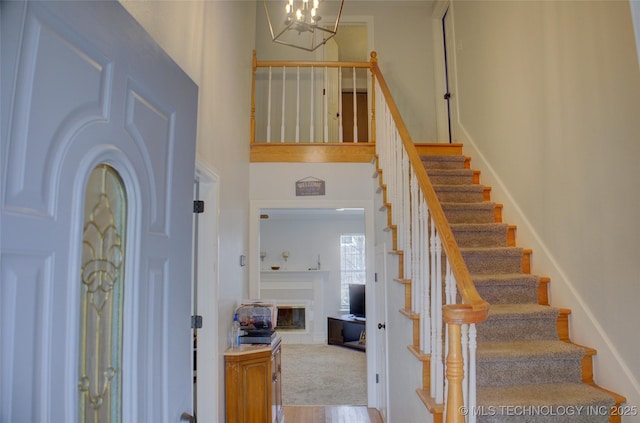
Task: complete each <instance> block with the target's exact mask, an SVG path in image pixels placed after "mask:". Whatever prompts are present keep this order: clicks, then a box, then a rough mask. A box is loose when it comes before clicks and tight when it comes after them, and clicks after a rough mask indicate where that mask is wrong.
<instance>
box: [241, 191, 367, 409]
mask: <svg viewBox="0 0 640 423" xmlns="http://www.w3.org/2000/svg"><path fill="white" fill-rule="evenodd" d="M307 200H308V201H304V202H300V201H299V200H252V201H251V203H250V205H249V251H250V253H249V254H248V262H249V295H250V297H251V298H259V297H260V209H305V208H308V209H331V208H341V207H345V208H347V207H354V208H362V209H364V223H365V249H366V256H367V257H366V263H367V292H375V285H374V284H375V282H374V274H375V242H374V241H375V210H374V204H373V201H370V200H322V199H317V200H316V199H311V198H308V199H307ZM366 301H367V304H366V308H367V310H375V309H376V307H375V304H376V303H375V301H376V297H375V295H367V297H366ZM376 319H377V317H376V315H375V312H374V313H371V314H369V313H367V323H366V331H367V403H368V406H369V407H377V405H378V404H377V395H376V363H377V361H376V360H377V357H376V348H377V342H378V338H377V336H376V333H377V331H378V327H377V320H376Z"/></svg>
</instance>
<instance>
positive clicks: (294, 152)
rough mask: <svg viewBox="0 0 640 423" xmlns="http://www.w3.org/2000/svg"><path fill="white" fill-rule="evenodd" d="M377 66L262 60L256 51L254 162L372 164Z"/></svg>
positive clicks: (252, 129)
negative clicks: (373, 75)
mask: <svg viewBox="0 0 640 423" xmlns="http://www.w3.org/2000/svg"><path fill="white" fill-rule="evenodd" d="M374 61H375V55H373V56H372V59H371V61H370V62H293V61H258V60H257V57H256V54H255V52H254V55H253V83H252V98H251V161H334V162H335V161H338V162H370V161H371V159H372V157H373V155H374V153H375V147H374V143H375V98H374V92H375V91H374V85H373V84H374V82H375V79H374V78H373V77H372V73H371V69H372V64H373V63H374Z"/></svg>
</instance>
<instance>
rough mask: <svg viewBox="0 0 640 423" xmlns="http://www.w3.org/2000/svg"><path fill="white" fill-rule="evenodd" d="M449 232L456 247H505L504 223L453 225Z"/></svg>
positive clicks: (506, 227)
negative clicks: (456, 244)
mask: <svg viewBox="0 0 640 423" xmlns="http://www.w3.org/2000/svg"><path fill="white" fill-rule="evenodd" d="M450 226H451V231H452V232H453V236H454V237H455V239H456V242H457V243H458V247H461V248H465V247H504V246H506V245H507V232H508V230H509V225H507V224H506V223H454V224H451V225H450Z"/></svg>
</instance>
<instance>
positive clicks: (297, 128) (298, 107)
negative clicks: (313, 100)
mask: <svg viewBox="0 0 640 423" xmlns="http://www.w3.org/2000/svg"><path fill="white" fill-rule="evenodd" d="M296 142H300V66H298V67H297V69H296Z"/></svg>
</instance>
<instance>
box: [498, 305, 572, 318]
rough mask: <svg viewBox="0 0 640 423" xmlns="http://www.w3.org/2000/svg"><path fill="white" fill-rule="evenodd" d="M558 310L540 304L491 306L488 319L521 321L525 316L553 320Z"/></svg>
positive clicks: (558, 312)
mask: <svg viewBox="0 0 640 423" xmlns="http://www.w3.org/2000/svg"><path fill="white" fill-rule="evenodd" d="M558 314H560V309H558V308H555V307H551V306H548V305H540V304H491V306H490V307H489V318H490V319H521V318H523V317H524V318H526V317H527V316H546V317H549V318H552V319H555V318H557V317H558Z"/></svg>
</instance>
